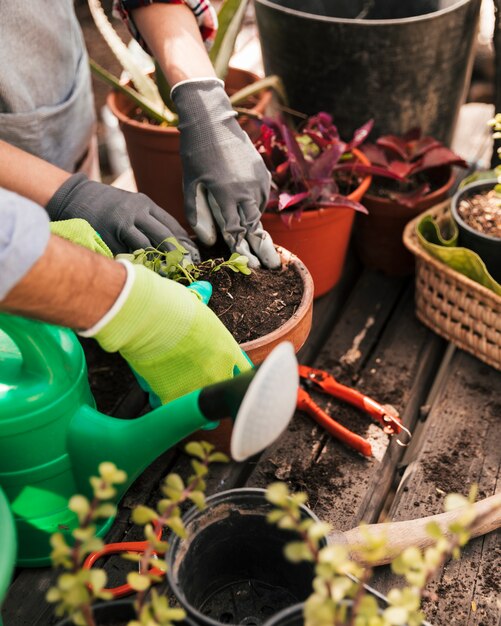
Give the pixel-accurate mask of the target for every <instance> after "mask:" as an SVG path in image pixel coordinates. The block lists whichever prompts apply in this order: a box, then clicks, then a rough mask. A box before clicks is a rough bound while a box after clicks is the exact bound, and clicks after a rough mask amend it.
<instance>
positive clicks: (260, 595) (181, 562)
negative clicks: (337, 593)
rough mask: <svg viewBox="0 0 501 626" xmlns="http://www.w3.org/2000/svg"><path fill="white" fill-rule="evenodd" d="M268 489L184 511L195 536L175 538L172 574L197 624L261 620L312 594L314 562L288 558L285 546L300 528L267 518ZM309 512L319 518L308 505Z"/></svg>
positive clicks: (226, 495)
mask: <svg viewBox="0 0 501 626" xmlns="http://www.w3.org/2000/svg"><path fill="white" fill-rule="evenodd" d="M264 493H265V492H264V490H263V489H232V490H229V491H226V492H223V493H220V494H217V495H215V496H212V497H210V498H208V499H207V508H206V509H205V511H199V510H198V509H191V510H190V511H189V512H188V513H187V514H186V516H185V517H184V518H183V519H184V522H185V525H186V527H187V530H188V533H189V538H188V539H187V540H180V539H179V538H178V537H176V538H175V539H173V541H172V542H171V546H170V549H169V553H168V555H167V565H168V569H167V577H168V580H169V584H170V587H171V589H172V590H173V592H174V593H175V595H176V597H177V599H178V600H179V602H180V603H181V605H182V606H183V608H184V609H185V610H186V611H187V613H188V615H189V616H190V617H191V619H193V620H194V621H195V622H196V623H197V624H206V625H209V626H219V625H220V624H247V625H248V626H251V625H252V626H258V625H259V624H262V623H264V622H266V620H267V619H269V618H270V617H271V616H272V615H274V614H275V613H277V612H279V611H280V610H282V609H283V608H286V607H288V606H292V605H294V604H296V603H298V602H301V601H304V600H305V599H306V598H307V597H308V596H309V595H310V593H311V591H312V582H313V578H314V568H313V565H312V564H311V563H300V564H294V563H291V562H289V561H287V560H286V558H285V556H284V554H283V548H284V546H285V544H286V543H288V542H290V541H294V540H297V535H296V534H295V533H292V532H291V531H284V530H280V529H278V528H277V527H276V526H275V525H273V524H269V523H268V522H267V520H266V515H267V513H269V512H270V510H272V508H274V507H273V506H272V505H271V504H269V503H268V502H267V501H266V499H265V497H264ZM303 514H304V517H305V519H306V518H308V517H311V518H313V519H315V520H316V519H317V518H316V517H315V516H314V515H313V513H312V512H311V511H309V510H308V509H307V508H306V507H303Z"/></svg>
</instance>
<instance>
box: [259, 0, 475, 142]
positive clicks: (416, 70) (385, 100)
mask: <svg viewBox="0 0 501 626" xmlns="http://www.w3.org/2000/svg"><path fill="white" fill-rule="evenodd" d="M480 4H481V2H480V0H372V2H371V1H370V0H273V1H272V0H255V7H256V18H257V24H258V28H259V36H260V40H261V47H262V52H263V61H264V66H265V71H266V73H267V74H278V75H279V76H280V77H281V78H282V80H283V82H284V85H285V88H286V91H287V94H288V96H289V101H290V105H291V107H292V108H294V109H297V110H299V111H302V112H304V113H307V114H310V115H311V114H314V113H317V112H318V111H327V112H329V113H331V114H332V115H333V117H334V121H335V123H336V125H337V126H338V128H339V131H340V133H341V137H342V138H343V139H346V140H347V139H349V138H350V137H351V135H352V133H353V131H354V130H355V129H356V128H358V127H359V126H361V125H362V124H363V123H365V122H366V121H367V120H368V119H370V118H374V119H375V126H374V130H373V133H372V137H377V136H379V135H381V134H387V133H394V134H401V133H403V132H405V131H407V130H409V129H411V128H413V127H416V126H419V127H421V129H422V130H423V132H424V134H426V135H433V136H434V137H436V138H437V139H439V140H441V141H442V142H444V143H445V144H450V141H451V139H452V134H453V131H454V126H455V122H456V118H457V115H458V112H459V107H460V106H461V104H462V103H463V100H464V95H465V90H466V88H467V85H468V83H469V79H470V75H471V66H472V60H473V49H474V42H475V35H476V32H477V27H478V16H479V10H480ZM366 6H367V7H371V8H370V9H369V10H368V12H367V14H366V15H365V17H364V18H363V19H361V17H362V16H363V15H364V7H366Z"/></svg>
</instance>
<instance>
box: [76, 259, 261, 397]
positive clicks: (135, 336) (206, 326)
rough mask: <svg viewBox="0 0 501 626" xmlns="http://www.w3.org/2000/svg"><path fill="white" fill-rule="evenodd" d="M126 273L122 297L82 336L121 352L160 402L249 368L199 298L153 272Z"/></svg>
mask: <svg viewBox="0 0 501 626" xmlns="http://www.w3.org/2000/svg"><path fill="white" fill-rule="evenodd" d="M120 262H122V263H123V264H124V265H125V266H126V268H127V281H126V284H125V286H124V289H123V291H122V293H121V295H120V296H119V297H118V299H117V301H116V303H115V304H114V305H113V307H112V308H111V310H110V311H108V313H107V314H106V315H105V316H104V318H103V319H102V320H101V321H100V322H98V323H97V324H96V325H95V326H94V327H93V328H91V329H89V330H87V331H85V332H81V333H80V334H81V335H83V336H84V337H94V338H95V339H96V340H97V341H98V342H99V344H100V345H101V347H102V348H103V349H104V350H106V351H107V352H117V351H118V352H120V354H121V355H122V356H123V357H124V359H125V360H126V361H127V362H128V363H129V364H130V366H131V367H132V369H133V370H134V371H135V372H137V373H138V374H139V375H140V376H141V377H142V378H144V380H145V381H146V382H147V383H148V386H149V387H150V389H151V390H152V391H153V392H154V393H155V394H156V395H157V396H158V397H159V398H160V400H161V402H162V403H164V404H165V403H166V402H169V401H170V400H173V399H174V398H177V397H179V396H182V395H184V394H186V393H189V392H190V391H193V390H195V389H199V388H201V387H204V386H206V385H210V384H212V383H215V382H220V381H221V380H225V379H227V378H231V377H232V376H234V375H235V374H238V373H239V372H241V371H246V370H248V369H250V368H251V365H250V364H249V361H248V360H247V358H246V357H245V356H244V354H243V353H242V351H241V350H240V347H239V345H238V344H237V342H236V341H235V340H234V339H233V337H232V336H231V334H230V332H229V331H228V330H227V329H226V328H225V327H224V326H223V324H222V323H221V322H220V321H219V319H218V317H217V316H216V315H215V314H214V313H213V312H212V311H211V310H210V309H209V307H207V306H206V305H205V304H203V303H202V302H201V301H200V300H199V298H198V297H197V295H196V294H195V293H193V292H192V291H190V290H189V289H186V287H183V286H182V285H180V284H179V283H176V282H174V281H172V280H169V279H168V278H162V277H161V276H159V275H158V274H155V273H154V272H152V271H151V270H149V269H147V268H145V267H143V266H140V265H132V264H131V263H129V262H127V261H120Z"/></svg>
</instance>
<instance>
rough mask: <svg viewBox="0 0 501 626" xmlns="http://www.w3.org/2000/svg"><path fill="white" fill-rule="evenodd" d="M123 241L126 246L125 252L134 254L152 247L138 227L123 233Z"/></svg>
mask: <svg viewBox="0 0 501 626" xmlns="http://www.w3.org/2000/svg"><path fill="white" fill-rule="evenodd" d="M121 238H122V241H123V244H124V246H125V250H124V252H134V251H135V250H139V249H141V248H142V249H143V250H144V249H145V248H148V247H149V246H151V242H150V240H149V239H148V237H147V236H146V235H145V234H144V233H143V232H142V231H141V230H139V228H137V227H136V226H132V227H130V228H128V229H127V230H124V231H123V233H122V237H121Z"/></svg>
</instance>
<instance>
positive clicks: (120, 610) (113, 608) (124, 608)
mask: <svg viewBox="0 0 501 626" xmlns="http://www.w3.org/2000/svg"><path fill="white" fill-rule="evenodd" d="M93 614H94V619H95V621H96V626H108V624H110V625H112V626H118V625H119V624H124V626H125V625H126V624H128V623H129V622H130V621H131V620H133V619H135V618H136V612H135V610H134V603H133V602H132V600H115V601H113V602H103V603H101V604H96V605H95V606H94V607H93ZM176 624H177V626H195V624H194V623H193V622H191V621H190V620H188V619H184V620H183V621H182V622H176ZM56 626H74V623H73V620H71V619H70V618H68V619H65V620H64V621H62V622H59V623H58V624H57V625H56Z"/></svg>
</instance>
